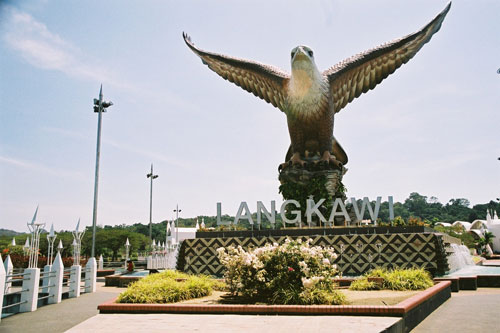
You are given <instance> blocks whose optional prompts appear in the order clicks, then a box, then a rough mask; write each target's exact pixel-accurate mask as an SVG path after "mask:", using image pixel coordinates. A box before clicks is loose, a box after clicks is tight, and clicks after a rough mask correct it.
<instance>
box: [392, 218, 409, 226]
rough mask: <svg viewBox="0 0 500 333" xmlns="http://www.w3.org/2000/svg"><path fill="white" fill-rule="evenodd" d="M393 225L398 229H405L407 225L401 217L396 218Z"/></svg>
mask: <svg viewBox="0 0 500 333" xmlns="http://www.w3.org/2000/svg"><path fill="white" fill-rule="evenodd" d="M392 225H393V226H396V227H403V226H405V225H406V222H405V220H404V219H403V218H402V217H401V216H396V217H395V218H394V220H393V221H392Z"/></svg>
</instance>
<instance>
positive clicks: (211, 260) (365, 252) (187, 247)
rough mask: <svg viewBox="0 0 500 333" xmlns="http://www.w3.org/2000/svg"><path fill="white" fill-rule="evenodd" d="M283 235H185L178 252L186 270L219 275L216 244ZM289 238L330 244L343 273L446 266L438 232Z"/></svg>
mask: <svg viewBox="0 0 500 333" xmlns="http://www.w3.org/2000/svg"><path fill="white" fill-rule="evenodd" d="M286 238H287V237H286V236H277V237H248V238H243V237H226V238H196V239H186V240H185V241H184V244H183V246H182V247H183V249H182V250H181V253H180V256H183V257H184V261H183V260H182V259H181V260H180V262H184V271H185V272H187V273H196V274H208V275H214V276H222V275H223V274H224V267H223V266H222V265H221V264H220V263H219V260H218V258H217V252H216V250H217V249H218V248H219V247H228V246H235V247H236V246H238V245H241V246H242V247H243V248H245V249H249V248H256V247H260V246H263V245H264V244H266V243H282V242H284V240H285V239H286ZM290 238H292V239H297V238H302V239H303V240H306V239H308V238H312V240H313V241H312V244H313V245H320V246H332V247H333V248H334V249H335V251H336V252H337V254H338V257H337V259H336V261H335V264H337V265H338V267H339V269H340V270H341V271H342V273H343V275H360V274H363V273H365V272H367V271H369V270H370V269H372V268H375V267H386V268H396V267H399V268H408V267H420V268H425V269H426V270H428V271H429V272H431V274H433V275H436V274H442V273H444V272H445V271H446V270H447V269H448V267H447V260H446V253H445V249H444V245H443V239H442V236H441V235H439V234H435V233H427V232H426V233H394V234H372V235H321V236H314V235H313V236H299V237H290Z"/></svg>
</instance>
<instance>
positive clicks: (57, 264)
mask: <svg viewBox="0 0 500 333" xmlns="http://www.w3.org/2000/svg"><path fill="white" fill-rule="evenodd" d="M52 272H53V273H52V274H53V275H54V277H53V278H52V279H51V282H52V284H53V285H54V286H53V287H49V296H50V297H49V304H56V303H61V299H62V290H63V276H64V264H63V262H62V259H61V253H60V252H59V251H58V252H57V255H56V257H55V258H54V262H53V263H52Z"/></svg>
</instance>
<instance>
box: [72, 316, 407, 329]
mask: <svg viewBox="0 0 500 333" xmlns="http://www.w3.org/2000/svg"><path fill="white" fill-rule="evenodd" d="M398 320H400V318H394V317H361V316H315V317H311V316H250V315H193V314H99V315H97V316H95V317H92V318H90V319H88V320H86V321H84V322H83V323H81V324H79V325H77V326H75V327H73V328H72V329H70V330H68V331H67V332H68V333H84V332H97V333H100V332H101V333H104V332H112V331H114V332H120V333H124V332H165V331H169V332H175V333H184V332H204V333H205V332H206V333H229V332H231V333H233V332H255V333H264V332H273V333H281V332H282V333H292V332H301V333H306V332H314V333H318V332H337V333H356V332H360V333H361V332H362V333H371V332H374V333H375V332H380V331H383V330H384V329H385V328H387V327H389V326H391V325H393V324H395V323H396V322H397V321H398ZM111 328H112V329H111Z"/></svg>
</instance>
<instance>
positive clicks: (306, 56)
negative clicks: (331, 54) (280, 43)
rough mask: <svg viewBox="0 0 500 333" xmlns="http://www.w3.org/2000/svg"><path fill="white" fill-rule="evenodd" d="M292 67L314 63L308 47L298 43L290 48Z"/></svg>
mask: <svg viewBox="0 0 500 333" xmlns="http://www.w3.org/2000/svg"><path fill="white" fill-rule="evenodd" d="M291 55H292V60H291V61H292V67H295V66H303V65H305V64H311V63H312V64H314V65H315V63H314V53H313V50H311V48H310V47H308V46H304V45H299V46H297V47H294V48H293V50H292V53H291Z"/></svg>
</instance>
